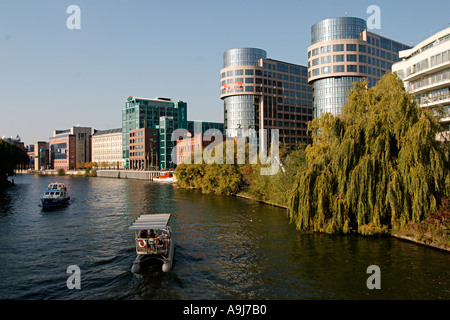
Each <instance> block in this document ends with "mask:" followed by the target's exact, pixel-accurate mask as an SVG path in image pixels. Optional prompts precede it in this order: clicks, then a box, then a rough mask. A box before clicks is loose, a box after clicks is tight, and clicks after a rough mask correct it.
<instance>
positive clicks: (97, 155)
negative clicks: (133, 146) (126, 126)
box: [92, 128, 125, 168]
mask: <svg viewBox="0 0 450 320" xmlns="http://www.w3.org/2000/svg"><path fill="white" fill-rule="evenodd" d="M92 162H96V163H97V164H98V166H99V167H100V168H102V167H113V168H124V167H125V166H124V160H123V158H122V128H116V129H109V130H95V129H94V134H93V135H92Z"/></svg>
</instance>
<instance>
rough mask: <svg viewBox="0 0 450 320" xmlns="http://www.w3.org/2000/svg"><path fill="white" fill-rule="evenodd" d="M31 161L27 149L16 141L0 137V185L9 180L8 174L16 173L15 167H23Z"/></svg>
mask: <svg viewBox="0 0 450 320" xmlns="http://www.w3.org/2000/svg"><path fill="white" fill-rule="evenodd" d="M28 161H29V158H28V155H27V153H26V152H25V151H23V150H22V149H20V148H19V147H18V146H16V145H15V144H14V143H11V142H8V141H5V140H3V139H0V185H4V184H6V182H7V178H8V176H12V175H14V170H15V169H23V168H25V167H26V166H27V164H28Z"/></svg>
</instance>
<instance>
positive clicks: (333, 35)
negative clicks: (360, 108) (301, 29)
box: [308, 17, 408, 117]
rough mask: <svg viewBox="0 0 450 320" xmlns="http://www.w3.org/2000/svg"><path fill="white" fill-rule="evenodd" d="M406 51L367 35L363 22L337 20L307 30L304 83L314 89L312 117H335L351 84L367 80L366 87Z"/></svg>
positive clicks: (386, 71) (333, 19)
mask: <svg viewBox="0 0 450 320" xmlns="http://www.w3.org/2000/svg"><path fill="white" fill-rule="evenodd" d="M407 48H408V47H407V46H405V45H403V44H400V43H398V42H395V41H392V40H390V39H388V38H385V37H382V36H379V35H377V34H374V33H371V32H369V31H367V25H366V21H365V20H363V19H360V18H355V17H338V18H330V19H325V20H322V21H319V22H317V23H315V24H314V25H313V26H312V27H311V46H310V47H309V48H308V82H309V83H310V84H312V85H313V88H314V116H315V117H320V116H321V115H322V114H324V113H331V114H333V115H339V114H341V113H342V111H343V110H342V109H343V107H344V105H345V104H346V102H347V97H348V91H349V90H350V89H352V88H353V84H354V83H355V82H358V81H362V80H363V78H365V79H367V84H368V87H372V86H374V85H375V84H376V83H377V82H378V80H380V79H381V77H382V76H383V75H384V74H386V73H389V72H391V68H392V64H393V63H395V62H397V61H399V60H400V59H399V56H398V52H399V51H400V50H404V49H407Z"/></svg>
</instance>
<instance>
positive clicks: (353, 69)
mask: <svg viewBox="0 0 450 320" xmlns="http://www.w3.org/2000/svg"><path fill="white" fill-rule="evenodd" d="M347 72H358V69H357V66H356V65H353V64H349V65H347Z"/></svg>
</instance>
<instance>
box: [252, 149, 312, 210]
mask: <svg viewBox="0 0 450 320" xmlns="http://www.w3.org/2000/svg"><path fill="white" fill-rule="evenodd" d="M305 148H306V145H304V144H300V145H298V146H297V148H295V149H294V150H290V149H289V148H286V147H281V148H280V156H279V158H280V161H281V165H282V168H280V170H278V172H277V173H276V174H275V175H262V174H261V167H262V166H263V165H261V163H259V161H258V164H256V165H252V166H251V170H252V172H251V175H250V187H249V189H248V191H247V193H248V194H249V195H250V196H251V197H252V198H253V199H255V200H259V201H264V202H267V203H271V204H276V205H281V206H287V205H288V203H289V199H290V197H291V196H292V190H293V186H294V183H295V176H296V174H297V172H298V171H299V170H300V169H302V168H303V167H304V166H305V165H306V154H305ZM273 165H274V164H273Z"/></svg>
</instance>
